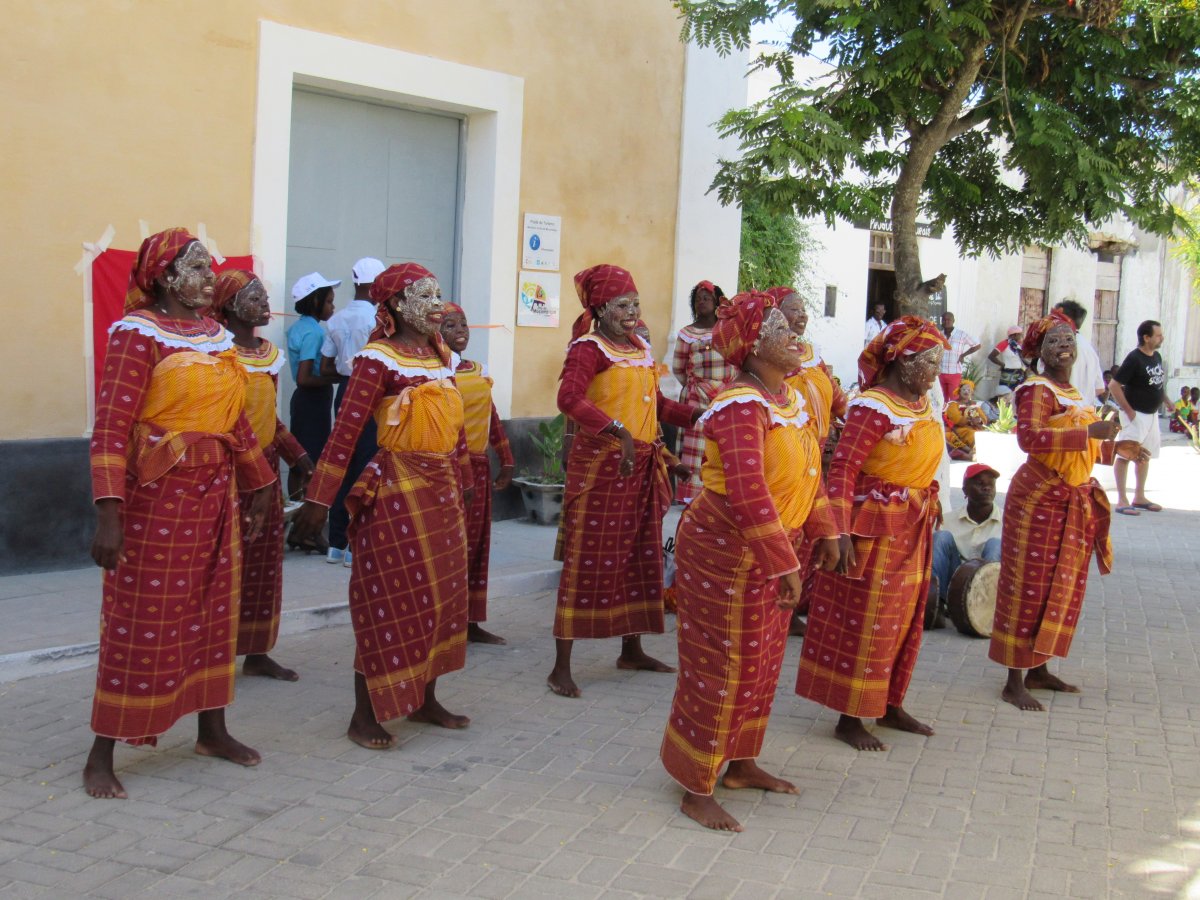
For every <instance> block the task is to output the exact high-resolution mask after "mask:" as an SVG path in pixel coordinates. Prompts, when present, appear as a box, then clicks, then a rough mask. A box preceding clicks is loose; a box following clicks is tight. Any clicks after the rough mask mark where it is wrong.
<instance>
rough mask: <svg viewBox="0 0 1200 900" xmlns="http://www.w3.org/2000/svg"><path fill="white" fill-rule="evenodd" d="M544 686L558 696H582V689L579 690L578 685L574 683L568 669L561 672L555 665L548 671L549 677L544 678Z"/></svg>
mask: <svg viewBox="0 0 1200 900" xmlns="http://www.w3.org/2000/svg"><path fill="white" fill-rule="evenodd" d="M546 687H548V688H550V690H552V691H553V692H554V693H556V694H558V696H560V697H582V696H583V691H581V690H579V686H578V685H577V684H575V679H574V678H572V677H571V673H570V671H569V670H568V671H566V672H561V671H559V670H558V668H557V667H555V668H554V669H552V670H551V671H550V677H549V678H547V679H546Z"/></svg>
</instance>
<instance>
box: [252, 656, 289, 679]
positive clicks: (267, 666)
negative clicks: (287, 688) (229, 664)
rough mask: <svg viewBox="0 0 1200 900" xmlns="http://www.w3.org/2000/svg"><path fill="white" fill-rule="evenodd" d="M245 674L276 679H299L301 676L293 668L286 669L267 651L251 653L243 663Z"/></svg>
mask: <svg viewBox="0 0 1200 900" xmlns="http://www.w3.org/2000/svg"><path fill="white" fill-rule="evenodd" d="M242 674H243V675H254V676H258V677H260V678H274V679H275V680H276V681H299V680H300V676H299V675H297V674H296V672H295V671H294V670H292V669H285V668H284V667H283V666H281V665H280V664H279V663H277V662H275V660H273V659H271V657H269V656H267V654H265V653H249V654H247V655H246V661H245V662H243V663H242Z"/></svg>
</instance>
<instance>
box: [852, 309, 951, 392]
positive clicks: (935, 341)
mask: <svg viewBox="0 0 1200 900" xmlns="http://www.w3.org/2000/svg"><path fill="white" fill-rule="evenodd" d="M934 347H941V348H942V349H944V350H949V349H950V342H949V341H947V340H946V338H945V337H943V336H942V333H941V332H940V331H938V328H937V326H936V325H934V324H933V323H932V322H930V321H928V320H926V319H921V318H918V317H917V316H901V317H900V318H899V319H896V321H894V322H892V324H890V325H889V326H888V327H887V328H885V329H883V331H881V332H879V334H877V335H875V337H874V338H872V339H871V343H869V344H867V346H866V347H865V348H864V349H863V352H862V355H861V356H859V358H858V380H859V383H860V384H861V385H862V388H863V390H866V389H867V388H872V387H874V386H875V385H877V384H878V383H879V381H880V380H881V379H882V378H883V373H884V371H885V370H886V369H887V367H888V364H889V363H892V362H894V361H895V360H897V359H899V358H901V357H903V356H912V355H914V354H916V353H924V352H925V351H926V350H931V349H933V348H934Z"/></svg>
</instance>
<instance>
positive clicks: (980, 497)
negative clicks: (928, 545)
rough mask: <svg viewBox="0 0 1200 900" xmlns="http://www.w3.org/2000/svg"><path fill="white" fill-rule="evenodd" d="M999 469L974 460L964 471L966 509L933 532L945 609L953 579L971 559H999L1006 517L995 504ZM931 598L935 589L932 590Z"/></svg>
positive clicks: (940, 599) (936, 570) (935, 567)
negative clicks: (1001, 536)
mask: <svg viewBox="0 0 1200 900" xmlns="http://www.w3.org/2000/svg"><path fill="white" fill-rule="evenodd" d="M999 477H1000V473H999V472H997V471H996V470H995V469H993V468H992V467H991V466H986V465H984V464H983V463H974V464H973V465H970V466H967V471H966V472H965V473H964V474H963V494H964V495H965V496H966V498H967V505H966V507H965V508H964V509H961V510H959V511H958V512H955V513H949V514H947V515H946V517H945V519H944V520H943V522H942V527H941V528H940V529H939V530H938V531H935V532H934V534H933V566H932V568H933V574H934V575H935V576H936V577H937V582H938V604H939V607H940V608H941V609H942V610H944V609H945V607H946V598H947V595H948V594H949V592H950V579H951V578H952V577H953V576H954V572H955V570H957V569H958V567H959V566H961V565H962V564H963V562H964V561H965V560H968V559H983V560H985V561H987V562H999V560H1000V533H1001V531H1002V530H1003V521H1002V516H1001V511H1000V507H998V506H996V504H995V500H996V479H997V478H999ZM930 599H931V600H932V599H933V598H932V590H931V591H930Z"/></svg>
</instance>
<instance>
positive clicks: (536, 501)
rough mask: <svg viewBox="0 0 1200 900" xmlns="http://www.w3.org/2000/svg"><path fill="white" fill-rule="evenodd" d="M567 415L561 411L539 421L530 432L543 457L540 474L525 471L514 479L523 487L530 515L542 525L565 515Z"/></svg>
mask: <svg viewBox="0 0 1200 900" xmlns="http://www.w3.org/2000/svg"><path fill="white" fill-rule="evenodd" d="M566 427H567V419H566V416H564V415H563V414H562V413H559V414H558V415H557V416H555V417H554V418H553V419H550V420H548V421H546V422H539V423H538V426H537V429H536V430H535V431H534V432H533V434H531V435H530V436H529V439H530V440H531V441H533V446H534V447H535V448H536V449H537V452H538V455H539V456H540V457H541V460H542V471H541V473H540V474H530V473H529V472H524V471H523V472H522V473H521V475H520V477H518V478H514V479H513V483H514V484H516V485H517V487H518V488H520V490H521V500H522V502H524V504H525V512H527V513H528V514H529V518H530V519H531V520H532V521H534V522H537V523H538V524H540V525H556V524H558V517H559V516H560V515H562V504H563V490H564V487H565V482H566V477H565V476H566V473H565V472H564V471H563V463H562V449H563V435H564V434H565V432H566Z"/></svg>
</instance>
